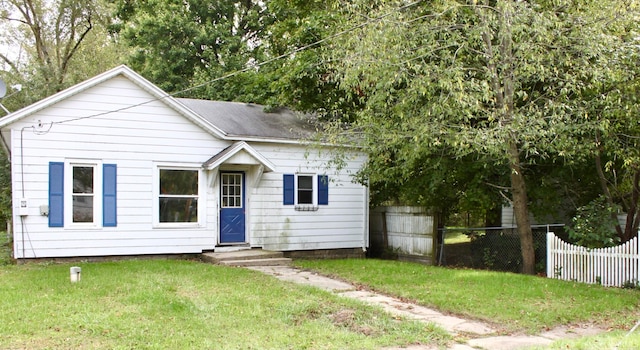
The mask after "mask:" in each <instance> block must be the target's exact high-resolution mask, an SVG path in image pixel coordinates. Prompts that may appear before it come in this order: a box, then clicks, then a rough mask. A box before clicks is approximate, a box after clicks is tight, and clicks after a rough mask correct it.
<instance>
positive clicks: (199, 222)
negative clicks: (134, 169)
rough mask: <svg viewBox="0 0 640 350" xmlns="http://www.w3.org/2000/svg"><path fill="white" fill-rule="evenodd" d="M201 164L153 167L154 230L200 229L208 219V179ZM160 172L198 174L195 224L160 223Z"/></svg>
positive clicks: (160, 164) (161, 164)
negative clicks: (190, 172)
mask: <svg viewBox="0 0 640 350" xmlns="http://www.w3.org/2000/svg"><path fill="white" fill-rule="evenodd" d="M200 165H201V164H178V163H155V164H154V166H153V198H152V201H153V205H152V210H153V223H152V227H153V228H199V227H203V226H204V220H205V218H206V213H205V210H206V198H205V195H206V188H205V185H206V179H205V173H204V171H203V170H202V167H201V166H200ZM160 170H192V171H197V172H198V195H197V197H196V198H197V200H198V218H197V219H196V221H195V222H160Z"/></svg>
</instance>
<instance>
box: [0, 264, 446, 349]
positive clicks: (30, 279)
mask: <svg viewBox="0 0 640 350" xmlns="http://www.w3.org/2000/svg"><path fill="white" fill-rule="evenodd" d="M70 266H72V265H69V264H27V265H3V266H0V281H1V283H0V348H2V349H7V348H11V349H17V348H21V349H23V348H24V349H94V348H108V349H198V348H199V349H345V348H348V349H380V348H381V347H384V346H392V345H407V344H433V345H438V344H444V343H445V342H446V341H447V340H448V339H449V336H448V335H447V334H446V333H445V332H444V331H442V330H441V329H439V328H435V327H432V326H429V325H425V324H423V323H419V322H414V321H407V320H397V319H395V318H394V317H392V316H389V315H387V314H385V313H383V312H381V311H380V310H379V309H378V308H373V307H369V306H365V305H363V304H361V303H358V302H355V301H351V300H348V299H345V298H339V297H337V296H334V295H332V294H331V293H328V292H324V291H321V290H318V289H314V288H310V287H303V286H299V285H294V284H291V283H285V282H281V281H278V280H276V279H275V278H273V277H271V276H267V275H263V274H261V273H258V272H254V271H250V270H247V269H241V268H229V267H221V266H214V265H209V264H204V263H201V262H197V261H178V260H140V261H120V262H103V263H82V264H78V266H81V267H82V280H81V281H80V282H79V283H75V284H72V283H70V281H69V267H70Z"/></svg>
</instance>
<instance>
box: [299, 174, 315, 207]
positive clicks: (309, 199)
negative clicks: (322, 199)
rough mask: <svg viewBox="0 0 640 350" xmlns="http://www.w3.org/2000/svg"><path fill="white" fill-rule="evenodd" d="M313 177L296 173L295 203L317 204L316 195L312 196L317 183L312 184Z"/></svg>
mask: <svg viewBox="0 0 640 350" xmlns="http://www.w3.org/2000/svg"><path fill="white" fill-rule="evenodd" d="M314 177H315V176H313V175H310V174H297V175H296V197H295V198H296V199H295V203H296V204H311V205H313V204H318V203H317V196H314V195H313V194H314V192H315V191H314V189H315V188H316V187H317V185H315V184H314V181H313V180H314Z"/></svg>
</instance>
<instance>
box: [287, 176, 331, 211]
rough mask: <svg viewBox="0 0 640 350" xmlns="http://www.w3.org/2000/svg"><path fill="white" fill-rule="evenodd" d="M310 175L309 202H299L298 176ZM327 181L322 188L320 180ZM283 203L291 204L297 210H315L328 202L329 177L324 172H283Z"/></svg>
mask: <svg viewBox="0 0 640 350" xmlns="http://www.w3.org/2000/svg"><path fill="white" fill-rule="evenodd" d="M301 176H305V177H311V186H312V188H311V192H312V193H311V201H312V202H311V203H300V202H299V201H300V199H299V195H298V193H299V190H300V189H299V187H298V186H299V183H300V182H299V178H300V177H301ZM321 179H323V180H324V181H327V182H326V184H325V185H324V186H322V188H321V187H320V183H319V182H320V181H322V180H321ZM282 184H283V201H282V203H283V205H285V206H289V205H293V206H294V208H295V210H297V211H317V210H318V209H319V207H320V206H322V205H328V204H329V177H328V175H325V174H315V173H307V172H300V173H295V174H283V182H282Z"/></svg>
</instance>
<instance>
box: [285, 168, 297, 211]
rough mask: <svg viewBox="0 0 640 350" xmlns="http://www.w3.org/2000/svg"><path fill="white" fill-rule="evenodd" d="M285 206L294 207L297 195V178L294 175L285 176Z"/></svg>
mask: <svg viewBox="0 0 640 350" xmlns="http://www.w3.org/2000/svg"><path fill="white" fill-rule="evenodd" d="M283 187H284V196H283V203H284V205H293V202H294V195H295V176H294V175H292V174H284V186H283Z"/></svg>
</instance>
